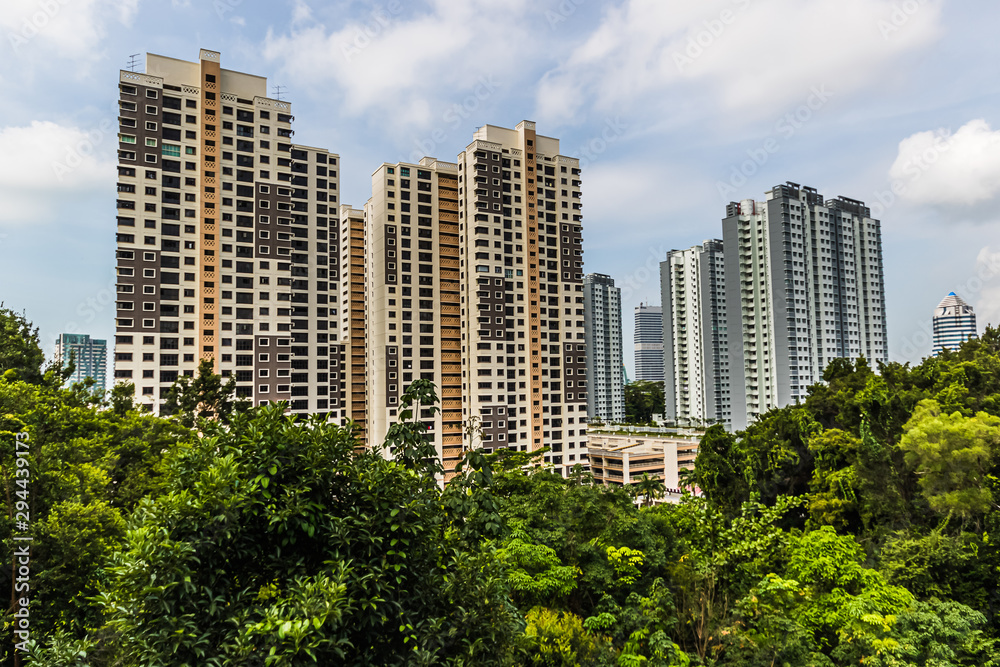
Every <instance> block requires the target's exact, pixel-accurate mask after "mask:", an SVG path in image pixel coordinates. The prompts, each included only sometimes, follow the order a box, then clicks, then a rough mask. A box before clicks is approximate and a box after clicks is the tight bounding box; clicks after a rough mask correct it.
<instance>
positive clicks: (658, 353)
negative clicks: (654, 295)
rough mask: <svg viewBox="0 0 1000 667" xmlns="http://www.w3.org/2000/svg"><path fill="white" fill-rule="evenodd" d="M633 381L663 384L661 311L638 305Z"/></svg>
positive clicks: (636, 311)
mask: <svg viewBox="0 0 1000 667" xmlns="http://www.w3.org/2000/svg"><path fill="white" fill-rule="evenodd" d="M632 344H633V345H634V347H635V381H636V382H663V310H662V309H661V308H660V306H650V305H649V304H639V305H638V306H636V308H635V335H634V337H633V339H632Z"/></svg>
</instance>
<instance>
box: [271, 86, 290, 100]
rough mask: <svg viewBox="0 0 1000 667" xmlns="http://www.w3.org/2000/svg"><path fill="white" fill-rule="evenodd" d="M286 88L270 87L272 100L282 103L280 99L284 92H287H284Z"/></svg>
mask: <svg viewBox="0 0 1000 667" xmlns="http://www.w3.org/2000/svg"><path fill="white" fill-rule="evenodd" d="M286 87H287V86H280V85H274V86H271V88H272V90H273V91H274V92H273V94H274V99H276V100H278V101H279V102H283V101H284V100H282V99H281V96H282V95H284V94H285V93H286V92H288V91H287V90H285V88H286Z"/></svg>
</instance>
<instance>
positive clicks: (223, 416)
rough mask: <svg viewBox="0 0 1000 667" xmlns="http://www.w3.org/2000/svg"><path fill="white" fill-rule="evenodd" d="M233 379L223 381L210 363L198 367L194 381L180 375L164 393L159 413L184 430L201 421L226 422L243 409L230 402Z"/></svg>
mask: <svg viewBox="0 0 1000 667" xmlns="http://www.w3.org/2000/svg"><path fill="white" fill-rule="evenodd" d="M235 392H236V378H235V377H231V378H229V379H228V380H225V381H224V380H223V377H222V376H221V375H217V374H216V373H215V371H214V369H213V366H212V361H211V359H202V360H201V361H200V362H199V363H198V375H197V376H196V377H194V378H191V377H188V376H186V375H182V376H181V377H179V378H177V380H176V381H175V382H174V384H173V386H172V387H170V389H169V391H167V397H166V400H165V401H164V403H163V407H162V408H161V412H162V414H163V415H165V416H173V417H174V418H176V419H177V421H178V422H179V423H181V424H183V425H184V426H187V427H188V428H191V427H193V426H194V425H195V423H196V422H197V421H198V419H199V418H201V419H219V420H221V421H223V422H225V421H228V420H229V418H230V417H231V416H232V414H233V412H234V411H235V410H237V409H245V408H246V405H243V404H242V403H240V402H237V401H236V400H234V394H235Z"/></svg>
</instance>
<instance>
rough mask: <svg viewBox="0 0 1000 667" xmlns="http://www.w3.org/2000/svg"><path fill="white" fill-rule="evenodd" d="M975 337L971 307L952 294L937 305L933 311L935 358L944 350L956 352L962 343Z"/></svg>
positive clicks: (974, 314)
mask: <svg viewBox="0 0 1000 667" xmlns="http://www.w3.org/2000/svg"><path fill="white" fill-rule="evenodd" d="M975 337H976V313H975V312H973V310H972V306H970V305H969V304H967V303H966V302H965V300H964V299H962V297H960V296H958V295H957V294H955V293H954V292H949V293H948V296H946V297H945V298H944V300H942V301H941V303H939V304H938V306H937V308H936V309H935V310H934V350H933V352H932V353H931V354H933V355H934V356H935V357H936V356H938V355H939V354H941V351H942V350H944V349H945V348H948V349H950V350H957V349H958V348H959V347H960V346H961V345H962V343H964V342H965V341H967V340H969V339H970V338H975Z"/></svg>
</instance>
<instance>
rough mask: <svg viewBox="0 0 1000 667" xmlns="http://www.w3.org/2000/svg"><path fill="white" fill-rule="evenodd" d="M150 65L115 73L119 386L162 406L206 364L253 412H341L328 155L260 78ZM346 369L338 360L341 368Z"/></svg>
mask: <svg viewBox="0 0 1000 667" xmlns="http://www.w3.org/2000/svg"><path fill="white" fill-rule="evenodd" d="M220 60H221V58H220V54H219V53H217V52H214V51H207V50H202V51H201V53H200V58H199V60H198V62H187V61H183V60H176V59H173V58H167V57H164V56H158V55H153V54H149V55H147V57H146V71H145V72H144V73H138V72H129V71H124V70H123V71H121V72H120V81H119V93H120V101H119V108H120V117H119V126H120V130H119V132H120V133H119V137H118V139H119V146H118V149H119V150H118V202H117V207H118V218H117V222H118V225H117V227H118V230H117V231H118V237H117V241H118V250H117V259H118V265H117V274H118V280H117V283H118V303H117V323H116V332H115V333H116V335H115V378H116V379H118V380H128V381H131V382H133V383H134V384H135V387H136V400H137V402H138V403H139V404H140V405H142V406H145V407H147V408H148V409H150V410H152V411H154V412H158V410H159V405H160V402H161V398H162V397H163V396H164V394H165V393H166V392H167V390H168V389H169V388H170V386H171V384H172V383H173V382H174V381H175V380H176V379H177V378H178V376H182V375H188V376H190V375H193V374H194V373H195V372H196V370H197V367H198V363H199V361H200V360H202V359H210V360H212V363H213V365H214V369H215V371H216V372H218V373H221V374H222V375H224V376H232V377H235V378H236V381H237V385H236V387H237V389H236V391H237V395H238V396H241V397H245V398H247V399H248V400H250V401H252V402H253V404H254V405H259V404H262V403H266V402H273V401H279V400H281V401H288V402H289V405H290V408H291V410H292V411H293V412H325V413H329V414H330V415H331V416H332V417H335V418H337V417H339V416H340V409H341V401H342V400H343V399H344V397H345V396H346V394H347V393H348V389H353V388H349V387H342V385H341V376H340V373H341V372H342V371H341V359H342V358H344V357H343V353H342V350H341V348H340V345H339V341H338V333H339V331H340V324H339V320H338V315H337V308H338V302H339V296H338V295H339V294H340V282H339V281H340V271H341V268H340V267H341V261H342V259H343V258H342V256H341V248H340V244H339V236H338V235H339V227H340V225H341V222H340V214H339V212H338V204H337V196H338V182H339V174H338V172H339V165H338V162H339V158H338V156H337V155H336V154H333V153H330V152H329V151H327V150H324V149H319V148H311V147H307V146H301V145H297V144H295V143H293V141H292V135H293V134H294V132H293V130H292V121H293V120H294V116H293V115H292V112H291V105H290V104H289V103H288V102H285V101H280V100H275V99H271V98H269V97H268V96H267V80H266V79H265V78H263V77H259V76H255V75H252V74H244V73H241V72H235V71H231V70H226V69H222V67H221V63H220ZM345 360H346V358H345Z"/></svg>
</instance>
